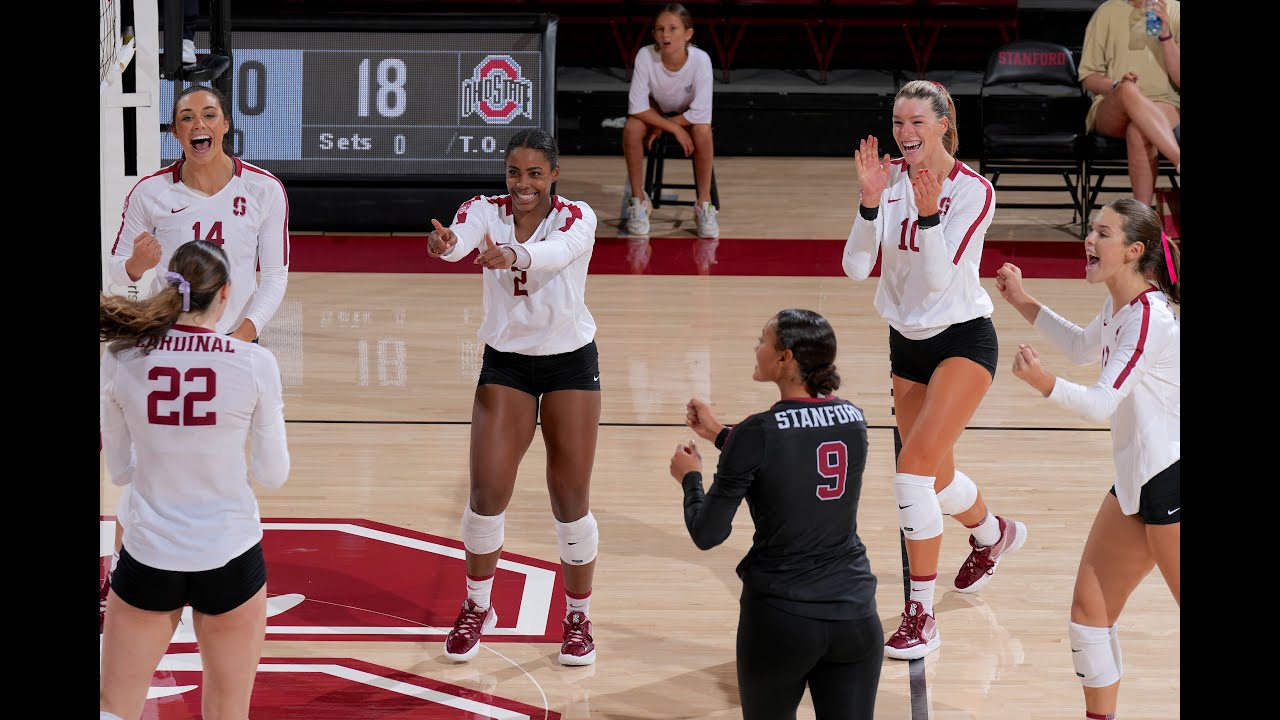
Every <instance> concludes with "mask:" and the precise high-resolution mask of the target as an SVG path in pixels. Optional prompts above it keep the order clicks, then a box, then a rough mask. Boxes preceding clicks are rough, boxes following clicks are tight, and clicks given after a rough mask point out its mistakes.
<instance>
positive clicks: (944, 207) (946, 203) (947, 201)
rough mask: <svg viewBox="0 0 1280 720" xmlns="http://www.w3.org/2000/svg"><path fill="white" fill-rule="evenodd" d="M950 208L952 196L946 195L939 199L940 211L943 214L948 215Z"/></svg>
mask: <svg viewBox="0 0 1280 720" xmlns="http://www.w3.org/2000/svg"><path fill="white" fill-rule="evenodd" d="M950 209H951V198H949V197H944V198H942V199H941V200H939V201H938V212H940V213H941V214H943V215H946V214H947V211H948V210H950Z"/></svg>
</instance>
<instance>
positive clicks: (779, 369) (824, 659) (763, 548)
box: [671, 310, 884, 720]
mask: <svg viewBox="0 0 1280 720" xmlns="http://www.w3.org/2000/svg"><path fill="white" fill-rule="evenodd" d="M835 357H836V336H835V332H834V331H833V330H832V329H831V324H830V323H828V322H827V320H826V318H824V317H822V316H821V315H819V314H817V313H815V312H813V311H811V310H782V311H781V312H779V313H778V314H777V315H775V316H773V317H772V318H770V319H769V321H768V322H767V323H765V326H764V330H763V332H762V333H761V334H760V341H759V344H757V345H756V367H755V372H753V373H752V375H751V378H752V379H753V380H756V381H757V382H772V383H775V384H777V386H778V391H779V394H780V396H781V400H779V401H778V402H777V403H775V404H774V405H773V407H771V408H769V409H768V410H766V411H764V412H762V413H757V414H755V415H752V416H750V417H748V418H747V419H746V420H743V421H742V422H741V423H739V424H737V425H736V426H733V427H732V428H729V427H726V426H724V425H722V424H720V422H719V421H717V420H716V418H715V416H714V415H712V414H711V411H710V408H708V406H707V404H706V403H705V402H703V401H701V400H698V399H693V400H690V401H689V405H688V416H687V419H686V422H687V424H688V425H689V427H691V428H693V430H694V431H695V432H696V433H697V434H698V435H699V436H700V437H702V438H704V439H707V440H714V441H715V444H716V447H718V448H720V450H721V453H720V462H719V464H718V465H717V466H716V475H715V482H714V483H712V485H711V489H710V490H709V491H707V492H705V493H704V492H703V489H702V457H701V455H700V454H699V452H698V449H697V447H696V446H695V445H694V443H693V442H689V443H685V444H681V445H679V446H678V447H677V448H676V452H675V455H673V456H672V458H671V475H672V476H673V477H675V478H676V479H677V480H678V481H680V483H681V484H682V485H683V486H684V519H685V525H686V526H687V527H688V528H689V535H690V536H692V538H693V542H694V544H695V545H697V546H698V547H699V548H701V549H703V550H708V549H710V548H713V547H715V546H716V545H719V544H720V543H722V542H724V541H725V539H726V538H728V537H729V532H730V531H731V530H732V523H733V516H734V514H735V513H736V512H737V510H738V504H739V503H740V502H741V501H742V499H743V498H744V497H745V498H746V499H747V507H748V508H750V510H751V519H752V520H753V521H754V522H755V526H756V533H755V538H754V540H753V542H752V545H751V550H750V551H748V552H747V556H746V557H745V558H743V559H742V562H740V563H738V577H740V578H742V598H741V604H740V613H739V615H738V642H737V660H738V695H739V698H740V699H741V702H742V716H743V718H744V719H745V720H753V719H764V718H768V719H770V720H772V719H773V718H783V717H795V712H796V708H797V707H798V706H799V705H800V699H801V698H802V697H803V695H804V690H805V686H806V685H808V687H809V693H810V695H811V697H812V698H813V707H814V711H815V713H816V715H817V718H818V720H824V719H825V718H837V717H838V718H845V719H847V718H870V717H872V714H873V712H874V711H875V704H876V689H877V687H878V685H879V682H880V666H881V664H882V663H883V660H884V652H883V650H882V638H881V628H880V618H879V616H878V615H877V613H876V598H875V596H876V577H875V575H872V574H871V564H870V562H869V561H868V560H867V552H866V548H865V547H864V546H863V544H862V541H861V540H860V539H858V533H857V529H858V522H857V515H858V497H859V495H860V494H861V492H862V470H863V468H864V467H865V466H866V463H867V424H866V420H865V419H864V418H863V415H862V410H860V409H859V408H858V407H857V406H855V405H854V404H853V403H851V402H849V401H848V400H841V399H840V398H837V397H835V396H834V395H832V394H831V393H832V392H833V391H834V390H836V389H837V388H839V387H840V375H839V374H838V373H837V372H836V367H835V365H834V364H833V363H834V361H835Z"/></svg>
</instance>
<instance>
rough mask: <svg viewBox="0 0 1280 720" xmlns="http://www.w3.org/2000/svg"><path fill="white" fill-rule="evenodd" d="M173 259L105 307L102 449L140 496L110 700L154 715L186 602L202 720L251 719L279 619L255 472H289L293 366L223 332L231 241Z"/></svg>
mask: <svg viewBox="0 0 1280 720" xmlns="http://www.w3.org/2000/svg"><path fill="white" fill-rule="evenodd" d="M168 268H169V272H167V273H165V275H164V280H165V283H166V285H165V287H164V288H162V289H161V290H160V291H159V292H157V293H156V294H155V295H153V296H152V297H150V298H148V299H146V300H142V301H138V300H131V299H129V298H127V297H123V296H118V295H103V296H101V301H100V312H99V315H100V324H99V337H100V339H101V340H102V342H107V343H109V345H108V347H107V350H106V351H105V352H104V353H103V355H102V367H101V399H100V405H101V413H102V415H101V422H102V454H103V458H104V460H105V463H106V469H107V472H108V473H109V474H110V476H111V482H113V483H115V484H116V485H122V486H123V485H131V486H132V487H133V488H134V493H133V497H132V499H131V501H130V503H129V517H128V518H127V519H126V522H125V525H124V527H125V535H124V544H123V546H122V547H121V549H120V563H119V565H118V566H117V568H116V571H115V574H114V580H113V583H112V586H111V591H110V593H109V595H108V598H107V605H108V607H109V608H110V611H109V612H108V613H107V616H106V627H105V629H104V631H103V634H102V674H101V684H100V688H99V708H100V710H101V711H102V712H104V713H112V714H114V715H116V716H119V717H122V718H136V717H139V716H141V715H142V711H143V705H144V703H145V702H146V699H147V688H148V687H149V686H150V685H151V677H152V674H153V673H155V670H156V667H157V666H158V664H159V662H160V658H161V656H162V655H163V654H164V652H165V649H166V648H167V647H168V646H169V642H170V639H171V638H172V637H173V633H174V630H175V629H176V628H177V626H178V621H179V619H180V618H181V617H182V612H183V608H184V607H185V606H186V605H188V604H189V605H190V606H191V609H192V612H193V614H194V622H195V632H196V638H197V640H198V642H199V645H200V658H201V665H202V667H203V681H202V683H201V684H202V685H203V689H202V692H203V711H204V712H203V715H204V717H210V718H212V717H219V718H245V717H248V716H249V698H250V695H251V694H252V691H253V683H254V678H255V676H256V673H257V668H258V661H259V659H260V658H261V656H262V644H263V641H264V639H265V632H266V623H267V590H266V581H267V567H266V561H265V559H264V558H263V554H262V545H261V540H262V523H261V520H260V519H259V514H258V501H257V498H256V497H255V496H254V492H253V488H252V486H251V483H250V479H251V478H252V480H254V481H256V482H257V483H258V484H260V485H263V486H266V487H271V488H278V487H280V486H281V485H283V484H284V482H285V480H286V479H287V478H288V476H289V449H288V445H287V444H286V441H285V424H284V396H283V391H282V389H281V383H280V367H279V366H278V365H277V364H276V359H275V356H274V355H272V354H271V351H269V350H267V349H266V348H263V347H259V346H258V345H255V344H253V343H249V342H245V341H243V340H239V339H236V338H234V337H227V336H225V335H223V334H221V333H218V332H216V331H215V328H216V327H217V324H218V320H219V319H220V318H221V317H222V314H223V313H224V312H226V311H227V309H228V307H229V306H230V299H231V296H232V294H233V293H232V289H231V279H230V278H231V265H230V262H229V260H228V258H227V255H226V253H225V252H223V250H222V248H220V247H218V246H217V245H215V244H214V243H212V242H210V241H205V240H202V241H199V242H193V243H187V244H186V245H183V246H182V247H181V248H178V250H177V251H176V252H174V254H173V256H172V257H171V258H170V261H169V265H168ZM246 444H249V445H250V457H249V461H248V462H246V458H245V445H246Z"/></svg>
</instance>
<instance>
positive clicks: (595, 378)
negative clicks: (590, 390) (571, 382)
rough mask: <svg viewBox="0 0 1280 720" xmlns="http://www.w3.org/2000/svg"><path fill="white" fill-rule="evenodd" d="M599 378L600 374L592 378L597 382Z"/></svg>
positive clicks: (592, 380)
mask: <svg viewBox="0 0 1280 720" xmlns="http://www.w3.org/2000/svg"><path fill="white" fill-rule="evenodd" d="M599 379H600V376H599V375H597V376H595V377H593V378H591V382H595V381H597V380H599Z"/></svg>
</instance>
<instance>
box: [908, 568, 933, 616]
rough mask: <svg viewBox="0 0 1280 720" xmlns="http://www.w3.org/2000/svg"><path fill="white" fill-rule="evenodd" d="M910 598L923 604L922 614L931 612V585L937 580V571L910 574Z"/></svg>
mask: <svg viewBox="0 0 1280 720" xmlns="http://www.w3.org/2000/svg"><path fill="white" fill-rule="evenodd" d="M910 582H911V599H912V600H915V601H916V602H918V603H920V604H921V605H923V606H924V614H925V615H932V614H933V586H934V585H936V584H937V582H938V573H934V574H932V575H926V576H924V577H919V576H916V575H912V576H911V579H910Z"/></svg>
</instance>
